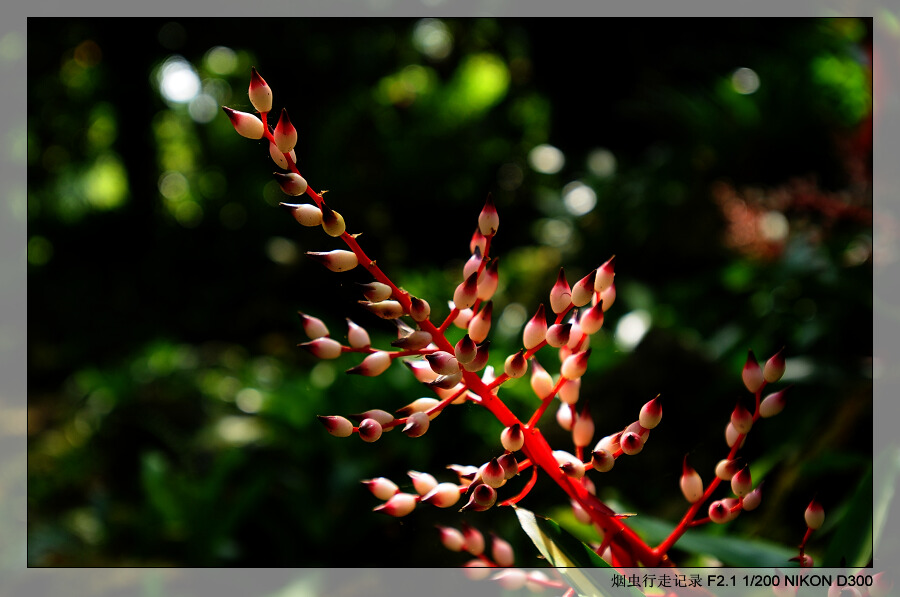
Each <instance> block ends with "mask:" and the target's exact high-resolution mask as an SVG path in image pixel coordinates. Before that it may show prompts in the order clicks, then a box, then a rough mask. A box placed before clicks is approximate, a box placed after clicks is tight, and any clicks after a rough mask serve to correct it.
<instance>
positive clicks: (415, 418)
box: [403, 412, 431, 493]
mask: <svg viewBox="0 0 900 597" xmlns="http://www.w3.org/2000/svg"><path fill="white" fill-rule="evenodd" d="M430 423H431V420H430V419H429V418H428V415H427V414H425V413H423V412H419V413H413V414H411V415H409V416H408V417H407V418H406V425H405V426H404V427H403V433H405V434H406V435H408V436H409V437H421V436H423V435H425V432H426V431H428V426H429V424H430ZM419 493H422V492H421V491H420V492H419Z"/></svg>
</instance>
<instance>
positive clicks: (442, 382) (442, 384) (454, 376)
mask: <svg viewBox="0 0 900 597" xmlns="http://www.w3.org/2000/svg"><path fill="white" fill-rule="evenodd" d="M461 380H462V371H457V372H456V373H450V374H447V375H438V376H437V377H436V378H435V379H434V380H433V381H430V382H428V386H429V387H431V389H433V390H435V391H436V392H437V391H438V390H451V389H454V388H456V386H457V384H459V382H460V381H461ZM454 404H459V403H458V402H456V401H454Z"/></svg>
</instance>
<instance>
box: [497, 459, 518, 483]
mask: <svg viewBox="0 0 900 597" xmlns="http://www.w3.org/2000/svg"><path fill="white" fill-rule="evenodd" d="M497 462H498V463H499V464H500V466H501V467H503V477H504V478H506V479H512V478H513V477H515V476H516V475H518V474H519V461H517V460H516V457H515V456H514V455H513V454H512V453H509V454H504V455H503V456H500V457H499V458H497Z"/></svg>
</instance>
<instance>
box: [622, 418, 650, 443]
mask: <svg viewBox="0 0 900 597" xmlns="http://www.w3.org/2000/svg"><path fill="white" fill-rule="evenodd" d="M629 431H630V432H632V433H636V434H638V435H639V436H641V441H643V442H644V443H647V438H648V437H650V430H649V429H644V428H643V427H642V426H641V422H640V421H635V422H633V423H631V424H630V425H628V427H626V428H625V430H624V431H623V432H622V433H623V434H624V433H628V432H629Z"/></svg>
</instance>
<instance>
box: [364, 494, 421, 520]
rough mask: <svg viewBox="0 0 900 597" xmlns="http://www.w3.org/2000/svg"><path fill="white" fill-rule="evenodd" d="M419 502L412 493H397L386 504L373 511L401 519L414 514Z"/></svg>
mask: <svg viewBox="0 0 900 597" xmlns="http://www.w3.org/2000/svg"><path fill="white" fill-rule="evenodd" d="M417 501H418V500H417V499H416V496H414V495H412V494H411V493H397V494H395V495H394V496H393V497H392V498H391V499H389V500H388V501H387V502H385V503H384V504H382V505H380V506H376V507H375V508H374V509H373V511H375V512H384V513H385V514H388V515H390V516H395V517H398V518H399V517H401V516H406V515H407V514H409V513H410V512H412V511H413V510H414V509H415V508H416V502H417Z"/></svg>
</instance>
